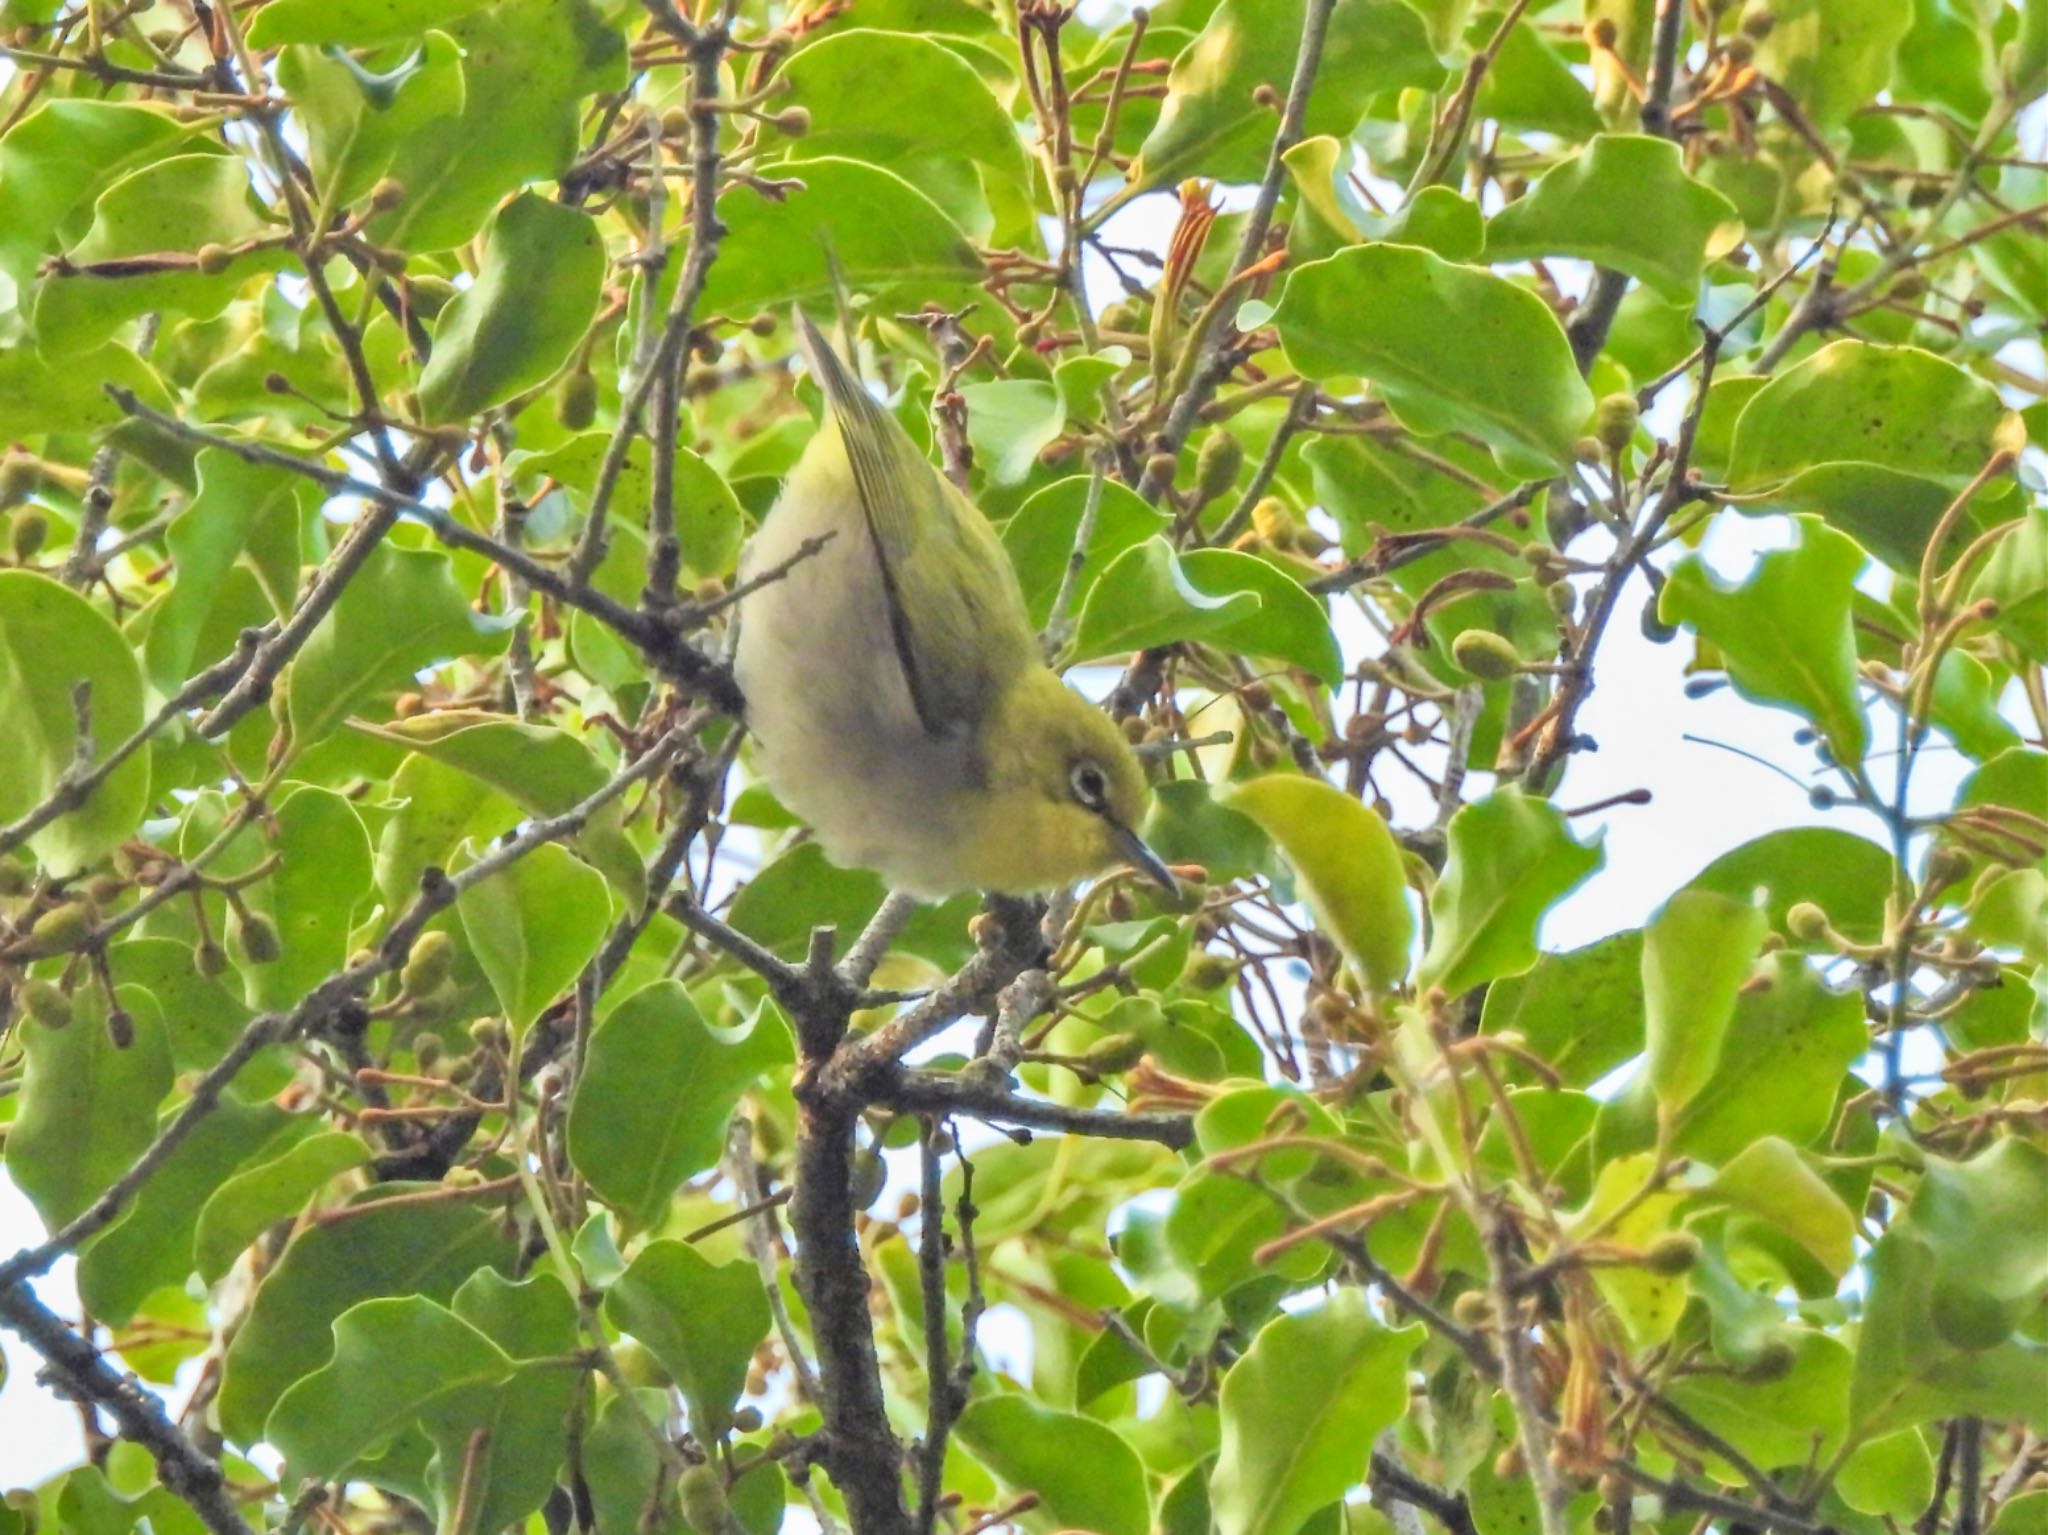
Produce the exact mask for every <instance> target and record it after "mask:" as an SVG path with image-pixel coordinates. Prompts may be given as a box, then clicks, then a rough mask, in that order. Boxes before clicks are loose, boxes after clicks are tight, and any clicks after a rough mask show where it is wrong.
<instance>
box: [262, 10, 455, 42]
mask: <svg viewBox="0 0 2048 1535" xmlns="http://www.w3.org/2000/svg"><path fill="white" fill-rule="evenodd" d="M487 3H488V0H271V3H270V4H269V5H266V6H264V7H263V9H261V10H260V11H258V12H257V13H256V19H255V20H254V21H252V22H250V23H249V46H250V47H252V48H274V47H276V46H278V45H279V44H280V43H317V44H333V45H335V46H338V47H344V48H367V47H371V46H373V45H375V44H377V43H402V42H406V41H408V40H410V39H412V38H417V37H420V36H421V35H423V34H424V33H425V32H426V31H427V29H428V28H429V27H439V26H445V25H446V24H447V23H449V22H451V21H453V20H455V18H456V17H458V16H464V15H467V14H468V13H469V12H471V11H474V10H478V9H480V8H481V7H482V6H484V5H485V4H487Z"/></svg>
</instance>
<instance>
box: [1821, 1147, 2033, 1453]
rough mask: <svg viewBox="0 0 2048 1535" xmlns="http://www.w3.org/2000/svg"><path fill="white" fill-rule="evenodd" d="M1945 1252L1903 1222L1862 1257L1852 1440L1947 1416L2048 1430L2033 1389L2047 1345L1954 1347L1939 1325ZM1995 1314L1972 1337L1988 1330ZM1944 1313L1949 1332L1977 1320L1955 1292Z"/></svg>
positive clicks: (2015, 1343) (2012, 1341)
mask: <svg viewBox="0 0 2048 1535" xmlns="http://www.w3.org/2000/svg"><path fill="white" fill-rule="evenodd" d="M2001 1144H2004V1145H2017V1144H2018V1143H2017V1142H2011V1141H2008V1142H2003V1143H2001ZM2037 1155H2038V1153H2037ZM1947 1256H1948V1255H1945V1254H1942V1253H1940V1252H1939V1251H1937V1250H1936V1248H1935V1246H1934V1245H1933V1243H1932V1242H1931V1241H1929V1240H1928V1238H1927V1237H1926V1236H1924V1235H1923V1234H1921V1233H1920V1232H1919V1231H1916V1230H1914V1229H1913V1228H1912V1227H1911V1226H1910V1225H1905V1226H1904V1229H1894V1230H1891V1231H1888V1232H1886V1233H1885V1234H1884V1235H1883V1236H1882V1237H1880V1238H1878V1240H1877V1242H1876V1243H1875V1245H1873V1247H1872V1248H1871V1251H1870V1256H1869V1257H1868V1258H1866V1259H1865V1260H1864V1267H1865V1269H1866V1271H1867V1272H1868V1274H1869V1276H1870V1277H1869V1284H1870V1289H1869V1294H1868V1299H1867V1300H1866V1301H1865V1302H1864V1307H1863V1320H1862V1323H1861V1325H1860V1326H1859V1327H1858V1328H1857V1331H1856V1362H1855V1368H1854V1372H1853V1373H1852V1374H1851V1376H1850V1386H1849V1412H1850V1421H1851V1423H1852V1424H1853V1426H1854V1432H1855V1435H1856V1437H1857V1438H1858V1439H1859V1440H1861V1439H1871V1438H1875V1437H1877V1436H1879V1435H1882V1434H1887V1433H1891V1432H1893V1431H1895V1430H1898V1429H1902V1428H1912V1427H1914V1426H1916V1425H1918V1424H1921V1423H1927V1422H1931V1421H1932V1420H1934V1419H1936V1418H1948V1417H1964V1416H1983V1417H1989V1418H1993V1419H1996V1420H2007V1419H2011V1418H2014V1417H2018V1418H2021V1419H2022V1420H2023V1421H2026V1422H2027V1423H2029V1424H2030V1425H2031V1426H2032V1427H2033V1429H2034V1430H2035V1432H2037V1433H2038V1432H2041V1431H2042V1430H2043V1429H2044V1427H2048V1397H2044V1396H2043V1394H2042V1391H2041V1381H2042V1379H2043V1377H2044V1375H2048V1349H2043V1348H2042V1347H2041V1346H2040V1345H2039V1344H2037V1343H2032V1342H2029V1341H2025V1340H2022V1339H2018V1338H2008V1339H2006V1340H2005V1341H2003V1342H1995V1343H1992V1344H1990V1345H1989V1346H1984V1347H1977V1348H1961V1347H1958V1346H1957V1345H1956V1344H1955V1343H1953V1342H1952V1341H1950V1338H1949V1336H1948V1335H1947V1333H1945V1332H1944V1331H1943V1330H1940V1329H1939V1328H1938V1327H1937V1324H1936V1319H1937V1310H1936V1308H1937V1304H1938V1302H1937V1291H1936V1286H1937V1284H1938V1282H1939V1280H1938V1276H1939V1275H1940V1273H1941V1272H1942V1270H1943V1268H1944V1267H1945V1262H1944V1260H1945V1258H1946V1257H1947ZM1950 1261H1953V1260H1952V1259H1951V1260H1950ZM1997 1316H1998V1313H1997V1312H1993V1313H1992V1326H1990V1327H1986V1328H1985V1330H1984V1332H1983V1333H1982V1334H1981V1335H1980V1336H1986V1337H1988V1336H1990V1334H1991V1332H1992V1331H1994V1330H1995V1329H1996V1325H1997ZM1947 1319H1948V1322H1949V1329H1948V1331H1949V1332H1954V1331H1958V1330H1961V1329H1966V1328H1968V1327H1969V1325H1970V1324H1971V1322H1973V1321H1975V1320H1976V1319H1975V1318H1973V1317H1971V1316H1970V1315H1969V1312H1968V1310H1966V1309H1965V1307H1964V1306H1962V1305H1958V1304H1957V1302H1956V1300H1955V1298H1954V1297H1953V1296H1952V1297H1951V1300H1950V1306H1949V1308H1948V1313H1947Z"/></svg>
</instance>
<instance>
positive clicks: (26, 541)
mask: <svg viewBox="0 0 2048 1535" xmlns="http://www.w3.org/2000/svg"><path fill="white" fill-rule="evenodd" d="M49 536H50V519H49V518H48V517H45V516H44V515H43V514H42V513H41V512H40V511H38V510H37V509H36V508H35V507H32V506H31V507H27V508H25V509H23V510H22V511H19V512H16V513H15V514H14V530H13V533H12V534H11V535H10V541H11V543H12V544H13V547H14V557H15V559H16V560H18V561H20V562H21V563H22V564H27V563H28V562H29V561H30V560H32V559H34V558H35V557H36V554H37V553H38V552H39V551H40V550H41V549H42V547H43V541H44V540H45V539H47V538H48V537H49Z"/></svg>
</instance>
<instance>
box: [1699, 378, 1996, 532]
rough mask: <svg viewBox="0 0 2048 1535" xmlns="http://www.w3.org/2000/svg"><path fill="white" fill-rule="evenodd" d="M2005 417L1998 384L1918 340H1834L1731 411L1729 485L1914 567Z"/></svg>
mask: <svg viewBox="0 0 2048 1535" xmlns="http://www.w3.org/2000/svg"><path fill="white" fill-rule="evenodd" d="M2006 415H2007V412H2006V408H2005V405H2004V402H2003V401H2001V400H2000V399H1999V397H1998V391H1997V390H1995V389H1993V388H1992V387H1991V385H1989V384H1987V383H1985V382H1984V381H1983V380H1982V379H1980V378H1977V377H1975V376H1973V375H1972V374H1969V373H1966V372H1964V371H1963V370H1962V369H1961V368H1959V367H1957V366H1956V365H1955V364H1954V363H1952V362H1948V361H1945V360H1944V359H1942V358H1939V357H1936V356H1935V355H1934V354H1933V353H1931V352H1923V351H1921V350H1920V349H1919V348H1918V347H1910V346H1878V345H1876V344H1874V343H1871V342H1867V341H1837V342H1835V343H1833V344H1832V345H1830V346H1826V347H1823V348H1822V349H1821V350H1820V351H1818V352H1816V353H1814V354H1813V355H1812V356H1811V357H1809V358H1807V359H1806V360H1805V361H1804V362H1801V363H1800V364H1799V365H1798V366H1797V367H1795V368H1790V369H1787V370H1786V371H1785V372H1783V373H1781V374H1779V375H1778V376H1777V377H1776V378H1774V379H1772V380H1771V381H1770V383H1768V384H1766V385H1765V386H1764V387H1763V388H1762V389H1760V390H1758V391H1757V392H1756V394H1754V395H1753V396H1751V398H1750V400H1749V403H1748V404H1747V405H1745V406H1744V407H1743V409H1742V414H1741V415H1740V416H1738V417H1737V418H1736V422H1735V438H1734V442H1733V444H1732V446H1731V448H1730V462H1729V466H1728V482H1729V488H1730V489H1731V490H1733V491H1735V492H1736V493H1737V494H1739V495H1742V496H1745V497H1751V498H1755V499H1756V500H1758V501H1759V502H1761V503H1762V504H1764V505H1767V506H1770V507H1774V508H1780V507H1781V508H1785V509H1788V510H1792V511H1805V512H1814V513H1818V514H1819V515H1821V516H1823V517H1825V518H1827V520H1828V522H1829V523H1830V524H1831V525H1833V526H1835V527H1838V528H1840V529H1841V530H1842V531H1843V532H1845V533H1847V534H1849V535H1850V536H1851V537H1853V538H1855V539H1856V541H1857V542H1858V543H1860V544H1862V545H1863V546H1864V547H1865V548H1866V549H1868V550H1870V552H1871V553H1873V554H1875V555H1877V556H1878V557H1879V558H1880V559H1882V560H1884V561H1886V562H1887V563H1888V564H1890V565H1892V566H1894V567H1895V568H1897V569H1900V570H1904V571H1907V572H1913V571H1917V570H1918V569H1919V565H1920V555H1921V551H1922V550H1923V549H1924V548H1925V547H1926V543H1927V536H1928V534H1929V533H1931V532H1932V531H1933V529H1934V524H1935V522H1936V520H1937V519H1939V517H1940V516H1941V513H1942V510H1943V508H1945V507H1946V506H1947V505H1948V504H1949V502H1950V501H1951V500H1952V499H1954V497H1955V495H1956V493H1957V492H1958V491H1960V490H1961V489H1962V488H1963V486H1964V485H1965V484H1967V483H1968V482H1969V480H1970V478H1971V476H1973V475H1975V474H1976V473H1977V471H1978V470H1980V469H1982V468H1983V467H1984V464H1985V462H1986V460H1988V459H1989V458H1990V457H1991V455H1992V453H1993V452H1994V451H1995V449H1996V443H1995V441H1994V438H1995V435H1996V434H1997V432H1998V431H1999V427H2000V424H2001V423H2002V422H2003V421H2004V420H2005V418H2006Z"/></svg>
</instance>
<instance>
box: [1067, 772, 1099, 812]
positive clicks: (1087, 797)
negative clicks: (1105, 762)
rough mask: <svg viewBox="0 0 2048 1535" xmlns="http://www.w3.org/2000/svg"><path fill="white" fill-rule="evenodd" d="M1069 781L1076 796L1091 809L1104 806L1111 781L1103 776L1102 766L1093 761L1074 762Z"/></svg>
mask: <svg viewBox="0 0 2048 1535" xmlns="http://www.w3.org/2000/svg"><path fill="white" fill-rule="evenodd" d="M1069 782H1070V783H1072V785H1073V788H1074V798H1075V799H1077V800H1079V801H1080V802H1081V804H1082V805H1084V806H1086V807H1087V808H1088V809H1090V810H1100V809H1102V808H1103V807H1104V805H1105V803H1106V801H1107V796H1108V794H1109V781H1108V780H1107V779H1105V778H1104V777H1103V776H1102V769H1101V768H1099V767H1097V766H1096V765H1095V764H1094V763H1092V762H1086V761H1083V762H1077V763H1075V764H1074V770H1073V775H1072V777H1071V778H1070V779H1069Z"/></svg>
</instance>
